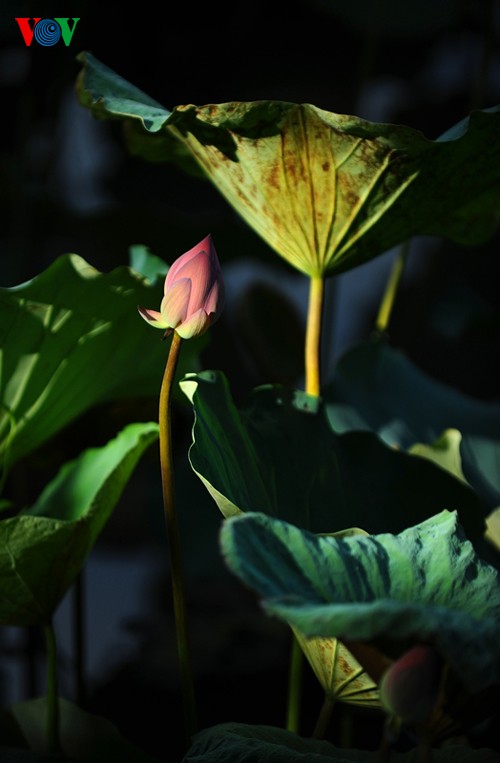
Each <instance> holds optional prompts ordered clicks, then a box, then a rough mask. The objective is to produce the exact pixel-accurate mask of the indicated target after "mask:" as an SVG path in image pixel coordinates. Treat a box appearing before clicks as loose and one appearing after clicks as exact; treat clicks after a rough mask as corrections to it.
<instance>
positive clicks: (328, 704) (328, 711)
mask: <svg viewBox="0 0 500 763" xmlns="http://www.w3.org/2000/svg"><path fill="white" fill-rule="evenodd" d="M334 705H335V700H334V699H333V697H329V696H328V694H325V698H324V700H323V704H322V706H321V710H320V711H319V715H318V720H317V721H316V725H315V727H314V731H313V734H312V735H313V739H323V738H324V736H325V734H326V730H327V728H328V724H329V723H330V718H331V717H332V711H333V707H334Z"/></svg>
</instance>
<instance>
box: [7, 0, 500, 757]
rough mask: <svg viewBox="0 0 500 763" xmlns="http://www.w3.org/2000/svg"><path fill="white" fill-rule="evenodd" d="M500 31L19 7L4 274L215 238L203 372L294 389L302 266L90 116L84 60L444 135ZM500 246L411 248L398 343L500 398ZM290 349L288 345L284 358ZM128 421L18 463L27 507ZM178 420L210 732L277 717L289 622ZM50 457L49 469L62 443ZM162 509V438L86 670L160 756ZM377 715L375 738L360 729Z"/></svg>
mask: <svg viewBox="0 0 500 763" xmlns="http://www.w3.org/2000/svg"><path fill="white" fill-rule="evenodd" d="M19 16H28V17H33V16H41V17H42V18H45V17H49V18H51V17H55V16H56V17H57V16H63V17H66V16H70V17H75V16H79V17H80V21H79V23H78V25H77V28H76V31H75V33H74V36H73V40H72V42H71V45H70V47H68V48H66V47H65V46H64V45H63V43H62V42H61V43H59V44H57V45H56V46H54V47H52V48H42V47H40V46H38V45H37V43H36V42H33V43H32V46H31V47H29V48H27V47H26V46H25V45H24V42H23V40H22V37H21V34H20V32H19V29H18V27H17V24H16V23H15V21H14V17H19ZM499 31H500V4H499V3H498V2H495V1H494V0H479V2H478V1H477V0H475V1H474V0H470V1H466V0H462V1H461V2H459V1H458V0H457V1H455V2H452V1H450V2H444V1H439V0H425V1H422V0H421V1H420V2H418V3H417V2H414V3H401V2H396V0H379V1H378V2H376V1H374V2H368V0H365V1H364V2H363V0H346V1H345V2H334V0H331V1H330V2H329V1H328V0H311V1H310V2H306V1H305V0H303V1H302V2H300V1H297V0H296V2H292V3H279V2H269V1H268V2H263V0H257V1H253V2H252V3H232V4H221V3H208V4H203V3H199V4H196V5H195V4H192V3H179V4H166V3H164V4H162V5H161V6H157V5H155V6H154V7H150V6H148V5H147V4H137V5H135V6H133V7H132V9H131V10H126V9H125V8H124V7H123V5H122V4H106V6H105V7H104V4H96V3H82V2H76V0H75V2H74V3H73V2H64V3H59V4H52V3H45V2H43V1H42V0H40V2H39V3H25V2H18V3H13V2H4V3H2V6H1V15H0V46H1V50H0V85H1V88H2V107H3V108H2V131H3V138H2V142H1V146H0V168H1V178H2V182H1V185H0V194H1V205H0V208H1V210H2V218H1V225H0V274H1V281H0V283H1V284H2V285H3V286H11V285H14V284H16V283H20V282H22V281H24V280H26V279H28V278H31V277H33V276H34V275H36V274H37V273H39V272H41V271H42V270H43V269H45V268H46V267H47V266H48V265H49V264H50V263H51V262H52V261H53V260H54V259H55V258H56V257H58V256H59V255H61V254H64V253H67V252H76V253H78V254H79V255H81V256H82V257H83V258H84V259H86V260H87V261H88V262H90V263H91V264H92V265H94V266H95V267H96V268H98V269H100V270H103V271H108V270H110V269H112V268H114V267H117V266H119V265H123V264H127V263H128V249H129V246H130V245H132V244H136V243H142V244H145V245H147V246H148V247H150V249H151V250H152V251H153V252H155V253H156V254H158V255H159V256H161V257H162V258H164V259H165V260H166V261H168V262H172V261H173V259H175V258H176V257H177V256H179V255H180V254H182V252H184V251H186V250H187V249H189V248H190V247H191V246H193V245H194V244H195V243H196V242H197V241H199V240H200V239H201V238H202V237H203V236H205V235H206V234H207V233H208V232H211V233H212V235H213V236H214V240H215V242H216V247H217V250H218V252H219V257H220V259H221V263H222V266H223V270H224V274H225V278H226V280H227V286H228V309H227V310H226V312H225V313H224V315H223V317H222V318H221V320H220V321H219V323H218V324H217V325H216V326H215V327H214V329H213V331H212V332H210V338H209V342H208V344H207V347H206V349H205V350H204V354H203V358H202V360H203V366H204V367H206V368H210V367H215V368H221V369H222V370H224V371H225V372H226V373H227V375H228V376H229V378H230V379H231V383H232V385H233V387H234V390H235V394H236V396H237V397H240V398H241V399H243V398H244V396H245V394H246V392H247V391H248V390H249V389H250V388H251V387H253V386H255V385H256V384H259V383H265V382H269V381H273V382H283V383H292V384H293V383H300V368H301V363H302V359H301V352H302V333H303V329H304V310H305V303H304V299H305V293H306V292H305V288H306V285H305V279H304V278H303V277H302V276H300V275H298V274H296V273H295V272H294V271H292V269H291V268H290V267H289V266H288V265H287V263H285V262H284V261H282V260H281V259H280V258H279V257H278V256H276V255H275V254H274V253H272V252H271V251H270V250H269V249H268V247H267V245H266V244H265V243H264V242H263V241H261V240H260V239H259V237H258V236H257V235H256V234H255V233H254V232H253V231H251V230H250V229H249V228H247V227H246V225H245V224H244V223H243V222H242V221H241V220H240V219H239V218H238V217H237V216H236V213H234V212H233V210H232V209H230V208H229V207H228V205H227V204H226V202H225V201H224V200H223V199H222V197H220V196H219V194H218V192H217V191H216V190H215V188H214V187H213V186H211V185H210V184H209V183H206V182H204V181H202V180H199V179H195V178H193V177H190V176H187V175H185V174H183V173H182V172H181V171H180V170H178V169H177V168H176V167H174V166H173V165H154V164H149V163H147V162H145V161H144V160H142V159H138V158H134V157H131V156H130V155H129V154H128V153H127V150H126V147H125V143H124V140H123V135H122V128H121V125H120V124H119V123H111V122H97V121H96V120H94V119H93V117H92V116H91V115H90V113H89V112H88V111H86V110H85V109H83V108H82V107H80V106H79V105H78V103H77V100H76V98H75V94H74V85H75V79H76V76H77V74H78V72H79V71H80V65H79V64H78V62H77V61H76V55H77V54H78V53H79V52H80V51H82V50H87V51H90V52H92V53H93V54H94V55H95V56H96V57H97V58H98V59H100V60H101V61H102V62H103V63H105V64H106V65H108V66H109V67H110V68H112V69H114V70H115V71H116V72H118V73H119V74H121V75H122V76H123V77H124V78H125V79H127V80H129V81H130V82H133V83H134V84H135V85H137V86H138V87H140V88H141V89H142V90H144V91H145V92H146V93H148V94H149V95H151V96H153V97H154V98H155V99H156V100H158V101H159V102H161V103H163V104H164V105H165V106H167V107H168V108H172V107H174V106H176V105H180V104H187V103H193V104H196V105H203V104H206V103H221V102H225V101H231V100H238V101H251V100H261V99H276V100H286V101H294V102H308V103H312V104H314V105H316V106H319V107H321V108H323V109H326V110H329V111H334V112H338V113H352V114H356V115H358V116H360V117H364V118H366V119H370V120H373V121H381V122H393V123H404V124H407V125H410V126H412V127H414V128H417V129H420V130H422V131H423V132H424V134H425V135H426V136H427V137H429V138H431V139H433V138H437V137H438V136H439V135H440V134H441V133H442V132H444V131H445V130H446V129H448V128H449V127H450V126H451V125H453V124H454V123H455V122H457V121H459V120H460V119H462V118H463V117H464V116H466V115H467V114H468V113H469V112H470V110H471V109H473V108H483V107H487V106H492V105H496V104H498V103H499V102H500V54H499V49H498V41H499ZM499 243H500V241H499V236H498V234H497V235H496V236H495V237H494V238H493V239H492V240H491V241H490V242H488V243H486V244H484V245H482V246H478V247H474V248H471V249H467V248H464V247H460V246H457V245H456V244H452V243H449V242H445V241H441V240H434V239H429V238H422V239H418V240H417V241H415V242H413V243H412V249H411V252H410V261H409V267H408V273H407V276H406V277H405V280H404V282H403V285H402V290H401V293H400V296H399V298H398V300H397V302H396V305H395V312H394V318H393V321H392V324H391V335H390V338H391V341H392V343H393V344H394V345H396V346H398V347H400V348H402V349H404V350H405V352H407V353H408V355H409V356H410V357H412V358H413V359H414V360H415V362H416V363H418V364H419V365H420V366H421V367H422V368H423V369H424V370H426V371H427V372H429V373H431V374H433V375H434V376H435V377H436V378H439V379H441V380H442V381H444V382H446V383H448V384H451V385H453V386H455V387H457V388H459V389H461V390H462V391H464V392H467V393H469V394H471V395H474V396H477V397H481V398H483V399H492V398H494V397H496V398H498V391H499V387H498V379H499V365H500V363H499V356H498V343H497V344H496V354H495V352H492V336H498V325H499V324H498V321H499V312H498V304H499V300H498V296H499V295H498V268H497V265H496V262H497V258H498V245H499ZM393 254H394V253H388V254H387V255H384V256H383V257H380V258H378V260H377V261H374V262H373V263H369V264H368V265H365V266H362V267H359V268H357V269H356V270H355V271H352V272H351V273H348V274H346V275H344V276H341V277H339V278H338V279H336V280H335V283H332V284H330V287H329V288H330V292H329V304H328V306H327V316H328V318H329V319H331V320H332V321H335V326H336V328H335V330H330V332H329V333H330V334H331V335H332V341H333V350H332V353H333V355H332V357H338V355H339V354H340V353H341V351H342V350H343V349H345V348H346V347H347V346H349V344H350V343H352V342H353V341H357V340H361V339H363V338H366V337H367V336H368V335H369V333H370V331H371V329H372V326H373V320H374V315H375V313H376V310H377V307H378V303H379V300H380V297H381V294H382V290H383V286H384V283H385V279H386V277H387V274H388V268H389V267H390V263H391V261H392V257H393ZM278 298H279V299H280V304H281V308H282V309H281V311H280V315H279V316H271V323H272V329H271V332H270V333H271V334H272V336H273V342H274V344H269V346H266V343H265V340H263V332H262V331H261V330H260V329H261V326H262V325H263V321H264V322H265V321H266V316H267V313H266V310H267V309H268V305H269V302H270V301H272V300H275V299H278ZM269 323H270V322H269V321H268V322H267V325H269ZM263 342H264V345H263ZM276 347H284V348H286V362H285V357H284V355H283V356H280V354H279V353H277V352H276ZM327 349H331V348H330V347H329V348H327ZM330 365H331V364H330ZM141 405H142V406H143V408H142V409H141V414H143V415H144V417H147V418H155V416H156V408H155V406H156V401H142V403H141ZM134 417H137V407H136V408H134V410H131V409H130V405H129V404H125V403H124V404H116V405H115V406H111V407H108V408H106V409H100V410H98V411H94V412H91V413H89V414H88V415H87V416H86V417H85V418H84V420H82V421H79V422H76V423H75V424H74V425H73V426H71V427H70V428H69V429H68V430H67V431H66V432H64V433H63V434H62V435H60V436H59V437H58V438H57V439H56V440H55V442H54V443H52V444H49V445H47V446H45V454H35V457H34V459H32V461H31V462H30V463H28V464H25V465H24V466H23V469H24V472H23V473H22V477H19V475H17V477H16V479H17V484H19V482H21V481H23V480H24V483H25V484H24V488H23V489H24V490H26V491H27V493H26V500H29V498H30V496H29V483H30V474H33V475H34V478H33V480H32V483H33V485H34V486H36V484H37V480H43V478H44V473H43V464H44V463H46V460H45V459H46V457H47V449H50V448H52V449H53V451H54V452H55V453H56V454H61V458H63V456H64V455H65V456H66V457H67V456H68V454H71V453H73V452H74V453H75V454H76V452H79V450H80V449H81V448H82V447H86V446H87V445H91V444H94V443H95V442H96V441H99V442H100V441H101V440H104V439H105V438H106V437H107V436H108V435H109V436H110V437H111V436H113V434H114V433H115V432H116V430H117V428H118V427H119V426H121V425H122V424H123V423H126V421H127V420H129V419H131V418H132V419H133V418H134ZM175 417H176V418H175V420H174V427H175V432H176V444H177V451H178V455H177V458H178V491H179V504H180V505H181V504H184V505H186V506H187V507H189V515H188V516H187V517H186V515H185V514H184V518H183V519H182V525H183V526H182V530H183V538H184V543H185V551H186V559H187V568H188V584H189V595H190V600H191V606H192V613H193V645H194V653H195V655H196V657H195V668H196V672H197V676H198V686H199V693H200V720H201V724H202V725H204V726H206V725H210V724H212V723H216V722H222V721H226V720H237V721H242V722H250V723H271V724H277V725H280V724H282V723H283V717H284V705H285V694H286V670H287V651H288V646H289V637H288V633H287V632H286V630H285V629H284V628H282V627H281V626H280V624H278V623H274V622H271V621H268V620H267V619H266V618H265V617H264V615H262V613H261V612H260V610H259V608H258V605H257V603H256V602H255V601H254V599H253V597H252V596H251V595H250V594H249V593H248V592H245V591H243V590H242V589H241V587H240V585H239V584H238V583H237V582H236V581H234V580H233V579H232V578H231V577H230V575H229V573H228V572H226V570H225V569H224V568H223V565H222V563H221V561H220V559H219V556H218V551H217V529H218V526H219V523H220V518H219V514H218V511H217V509H216V507H215V505H214V504H213V502H212V501H211V499H209V497H208V496H207V494H206V493H205V491H204V489H203V488H202V486H201V485H200V484H199V483H198V481H197V478H196V477H195V476H194V475H193V474H192V472H191V471H190V470H189V467H188V465H187V462H186V451H187V447H188V445H189V440H190V426H191V412H190V409H188V408H187V407H186V408H183V407H182V406H180V407H179V409H178V410H176V413H175ZM48 461H49V462H50V463H51V464H53V463H54V457H52V459H51V458H48ZM30 470H33V471H32V472H31V471H30ZM33 489H34V488H33ZM159 501H160V486H159V481H158V470H157V460H156V454H155V453H151V454H150V455H148V457H146V458H145V459H144V462H143V463H142V464H141V465H140V467H139V468H138V470H137V473H136V474H135V475H134V478H133V479H132V481H131V483H130V485H129V486H128V488H127V490H126V493H125V494H124V496H123V499H122V502H121V503H120V506H119V507H118V510H117V512H116V513H115V516H114V517H113V518H112V520H111V522H110V523H109V525H108V527H107V528H106V529H105V531H104V533H103V535H102V538H101V539H100V542H99V544H98V548H97V549H96V551H95V552H94V554H93V555H92V556H91V559H90V560H89V565H88V572H87V573H86V575H87V588H86V595H85V596H86V598H85V600H86V604H87V644H86V649H87V650H88V656H89V673H90V679H89V682H88V686H87V691H86V695H87V696H86V698H85V701H84V704H85V706H87V707H88V708H89V709H90V710H92V711H93V712H97V713H101V714H103V715H105V716H106V717H108V718H111V719H112V720H114V721H115V722H116V724H117V725H118V726H119V728H120V729H121V730H122V732H123V733H124V734H125V735H126V736H127V737H128V738H130V739H133V740H134V741H137V743H138V744H140V745H141V746H142V747H143V748H144V749H149V750H150V751H151V752H155V753H157V754H159V755H162V754H163V753H164V749H165V744H166V742H165V738H166V735H167V737H168V746H169V748H170V749H171V748H172V745H174V747H175V744H176V740H177V738H178V736H179V734H178V731H179V728H180V724H181V716H180V705H179V701H178V694H177V687H176V669H175V645H174V639H173V630H172V623H171V607H170V600H169V597H170V591H169V583H168V575H167V574H164V573H165V572H167V570H166V564H167V563H166V561H165V548H164V541H163V526H162V517H161V507H160V506H159ZM193 517H194V518H195V519H194V521H193ZM193 524H195V526H196V533H193V532H192V527H193ZM108 574H109V579H108V580H109V581H112V582H109V583H108V589H106V591H107V594H108V595H110V596H111V597H112V599H113V600H114V602H115V603H114V606H115V610H116V611H115V610H113V615H111V614H110V610H108V611H107V605H106V602H105V601H104V602H103V601H102V597H101V598H100V595H101V594H102V595H104V593H103V591H104V589H105V586H104V585H101V584H100V576H101V575H108ZM117 602H118V603H117ZM120 604H121V608H120V606H119V605H120ZM70 608H71V597H69V600H68V602H66V603H65V606H63V608H62V612H63V614H62V615H61V618H60V623H59V627H60V637H61V642H62V654H63V658H62V663H63V664H62V666H61V669H62V670H63V679H62V682H63V690H64V692H65V694H66V696H68V697H69V698H74V695H75V687H74V681H73V678H72V673H71V639H72V635H71V633H72V630H71V625H70V624H69V625H68V622H67V621H66V618H70V614H67V613H69V611H70ZM112 616H113V617H115V618H116V621H113V620H112V619H111V618H112ZM106 618H107V619H106ZM115 625H116V626H117V627H119V628H120V629H122V630H123V631H124V632H125V634H126V638H125V639H123V638H121V637H119V635H118V634H117V632H116V630H113V627H114V626H115ZM4 638H6V644H5V649H4V652H5V653H7V652H8V650H9V649H10V650H11V655H10V657H9V660H8V661H7V662H6V664H5V667H4V671H5V677H6V680H5V681H4V687H5V688H4V695H5V696H4V700H5V701H10V700H12V698H13V697H14V698H15V699H19V698H22V697H23V696H26V695H27V694H33V693H37V692H39V693H41V692H43V679H42V678H40V675H39V671H38V669H37V658H38V654H39V652H40V644H39V640H38V637H37V634H36V633H30V634H28V636H26V635H25V634H23V635H18V636H15V637H13V636H12V635H9V637H8V638H7V637H4ZM9 639H10V640H9ZM26 645H27V652H26V651H25V647H26ZM26 653H27V654H28V656H29V660H28V662H26V659H25V654H26ZM92 666H94V672H93V673H92V669H91V668H92ZM64 671H66V672H64ZM9 681H11V682H12V683H11V684H9ZM306 696H307V701H306V703H305V707H304V713H303V715H304V718H303V725H304V728H303V732H304V733H305V734H306V735H307V734H308V733H310V732H311V730H312V725H313V723H314V719H315V717H316V714H317V712H318V710H319V705H320V702H321V693H320V691H319V689H318V688H317V687H316V684H315V682H314V680H313V679H312V677H311V676H310V674H309V673H307V674H306ZM80 699H82V698H80ZM138 708H141V709H142V712H140V715H139V717H138V715H137V714H138V712H139V711H138ZM337 717H338V718H339V719H340V720H339V721H337V722H336V723H337V725H336V726H335V729H334V737H335V738H336V739H337V741H338V740H339V739H340V740H341V741H342V739H346V737H345V736H344V737H343V736H342V734H345V733H346V732H345V729H346V728H347V726H348V724H349V723H353V724H354V726H353V728H354V731H353V735H354V740H355V742H357V744H358V746H367V745H369V744H372V742H373V744H374V746H376V745H377V744H378V738H377V734H378V730H379V721H378V719H375V720H374V721H372V720H367V718H366V717H365V714H364V713H361V712H360V711H354V713H353V715H351V714H350V713H346V712H344V713H342V712H341V713H339V714H338V716H337ZM166 718H168V721H167V720H165V719H166ZM370 719H371V716H370ZM361 724H363V729H364V732H363V733H364V734H365V735H366V736H364V737H363V736H357V737H356V732H357V730H359V728H360V725H361ZM372 724H373V737H372V736H371V734H372Z"/></svg>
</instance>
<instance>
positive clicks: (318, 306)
mask: <svg viewBox="0 0 500 763" xmlns="http://www.w3.org/2000/svg"><path fill="white" fill-rule="evenodd" d="M324 292H325V281H324V278H323V276H311V281H310V286H309V307H308V312H307V329H306V352H305V364H306V392H307V393H308V394H309V395H316V397H319V394H320V390H321V353H320V347H321V317H322V314H323V298H324Z"/></svg>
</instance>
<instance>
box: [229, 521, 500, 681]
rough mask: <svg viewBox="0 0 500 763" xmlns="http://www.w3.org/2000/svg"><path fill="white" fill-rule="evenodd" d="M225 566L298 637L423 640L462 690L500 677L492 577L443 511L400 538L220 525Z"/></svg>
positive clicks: (498, 593) (499, 599)
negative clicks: (321, 534)
mask: <svg viewBox="0 0 500 763" xmlns="http://www.w3.org/2000/svg"><path fill="white" fill-rule="evenodd" d="M221 545H222V551H223V554H224V558H225V560H226V562H227V564H228V566H229V567H230V569H231V570H232V571H233V572H234V573H235V574H236V575H238V577H239V578H240V579H241V580H242V581H243V582H244V583H245V584H246V585H247V586H249V587H250V588H251V589H253V590H255V591H256V592H257V593H258V594H259V596H261V597H262V599H263V606H264V608H265V610H266V611H267V612H268V613H269V614H274V615H276V616H278V617H279V618H281V619H283V620H285V621H286V622H288V623H289V624H291V625H293V626H294V627H295V628H298V630H300V631H301V632H302V633H303V634H304V635H305V636H327V637H331V636H336V637H338V638H339V639H342V640H343V641H346V640H348V641H358V640H359V641H374V640H380V639H383V640H384V643H385V644H386V645H387V644H388V643H389V644H391V643H392V645H393V646H392V648H393V649H394V648H395V647H394V642H397V641H401V642H402V643H403V644H407V643H408V640H413V641H416V642H424V643H426V642H431V643H433V644H434V645H435V647H436V649H437V650H438V651H439V652H440V653H441V655H442V656H443V658H444V659H445V660H446V661H447V662H448V663H449V665H450V666H451V668H452V670H453V671H454V673H455V674H456V675H457V676H458V677H459V678H460V680H461V682H463V684H464V686H465V687H466V689H467V690H468V691H470V692H480V691H481V690H483V689H486V688H488V687H490V686H494V685H496V684H500V654H499V652H498V641H499V638H500V575H499V573H498V571H497V570H496V569H494V568H493V567H491V566H490V565H488V564H486V562H483V561H482V560H481V559H480V558H479V557H478V556H477V555H476V554H475V552H474V550H473V547H472V545H471V544H470V543H469V542H468V541H466V540H465V539H464V536H463V533H462V531H461V528H460V526H459V524H458V520H457V515H456V513H455V512H448V511H443V512H441V513H440V514H438V515H437V516H435V517H431V518H430V519H427V520H426V521H425V522H422V523H421V524H419V525H416V526H415V527H411V528H409V529H407V530H405V531H404V532H402V533H400V534H399V535H389V534H382V535H376V536H370V537H367V536H362V535H353V536H351V537H346V538H334V537H330V536H329V537H318V536H315V535H313V534H312V533H308V532H305V531H303V530H299V529H298V528H296V527H295V526H293V525H291V524H288V523H286V522H282V521H280V520H277V519H272V518H271V517H267V516H265V515H263V514H252V513H251V514H247V515H245V516H240V517H233V518H232V519H229V520H227V521H226V522H224V523H223V525H222V529H221Z"/></svg>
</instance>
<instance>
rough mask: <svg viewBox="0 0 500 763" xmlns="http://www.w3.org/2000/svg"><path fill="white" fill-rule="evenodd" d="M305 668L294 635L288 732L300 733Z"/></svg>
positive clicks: (289, 671) (300, 650) (289, 675)
mask: <svg viewBox="0 0 500 763" xmlns="http://www.w3.org/2000/svg"><path fill="white" fill-rule="evenodd" d="M303 667H304V653H303V652H302V649H301V647H300V644H299V642H298V641H297V639H296V637H295V635H293V643H292V654H291V656H290V667H289V670H288V705H287V716H286V727H287V729H288V731H293V732H294V733H295V734H298V733H299V716H300V693H301V689H302V669H303Z"/></svg>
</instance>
